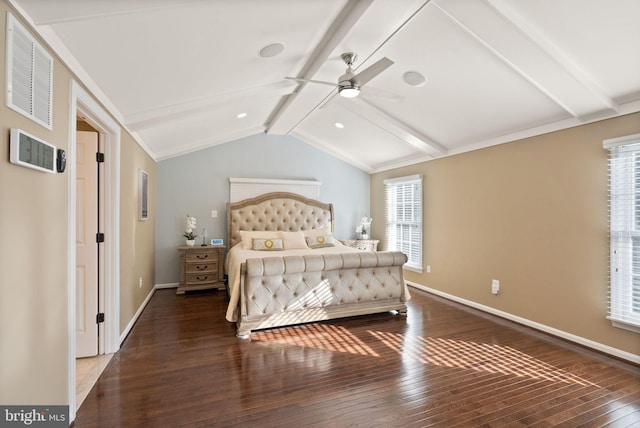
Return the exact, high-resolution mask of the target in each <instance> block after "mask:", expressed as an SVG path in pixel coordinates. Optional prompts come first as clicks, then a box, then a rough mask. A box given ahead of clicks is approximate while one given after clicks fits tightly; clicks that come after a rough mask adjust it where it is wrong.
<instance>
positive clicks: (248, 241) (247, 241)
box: [240, 230, 280, 250]
mask: <svg viewBox="0 0 640 428" xmlns="http://www.w3.org/2000/svg"><path fill="white" fill-rule="evenodd" d="M279 237H280V235H279V234H278V232H276V231H275V230H241V231H240V239H241V241H242V248H244V249H245V250H251V249H252V248H253V242H252V240H253V239H262V238H265V239H266V238H269V239H273V238H279Z"/></svg>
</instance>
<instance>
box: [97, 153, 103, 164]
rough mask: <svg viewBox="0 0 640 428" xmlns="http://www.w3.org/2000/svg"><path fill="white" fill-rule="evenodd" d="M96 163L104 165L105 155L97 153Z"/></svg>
mask: <svg viewBox="0 0 640 428" xmlns="http://www.w3.org/2000/svg"><path fill="white" fill-rule="evenodd" d="M96 162H98V163H103V162H104V153H100V152H98V153H96Z"/></svg>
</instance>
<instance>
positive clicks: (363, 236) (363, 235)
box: [360, 233, 369, 239]
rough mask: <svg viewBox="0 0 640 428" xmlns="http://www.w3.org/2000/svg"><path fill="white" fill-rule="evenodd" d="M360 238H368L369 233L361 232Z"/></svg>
mask: <svg viewBox="0 0 640 428" xmlns="http://www.w3.org/2000/svg"><path fill="white" fill-rule="evenodd" d="M360 239H369V235H368V234H366V233H363V234H361V235H360Z"/></svg>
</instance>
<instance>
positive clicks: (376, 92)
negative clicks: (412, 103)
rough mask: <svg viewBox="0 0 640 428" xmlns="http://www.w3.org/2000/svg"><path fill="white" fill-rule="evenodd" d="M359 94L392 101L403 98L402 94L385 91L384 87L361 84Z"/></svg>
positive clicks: (396, 101) (395, 101)
mask: <svg viewBox="0 0 640 428" xmlns="http://www.w3.org/2000/svg"><path fill="white" fill-rule="evenodd" d="M360 94H361V95H363V96H365V97H372V98H373V97H375V98H379V99H382V100H385V101H391V102H394V103H398V102H400V101H402V100H404V97H403V96H402V95H398V94H394V93H393V92H389V91H385V90H384V89H380V88H374V87H371V86H363V87H362V88H360Z"/></svg>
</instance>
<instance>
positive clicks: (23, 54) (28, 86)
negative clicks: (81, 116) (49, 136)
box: [6, 13, 53, 129]
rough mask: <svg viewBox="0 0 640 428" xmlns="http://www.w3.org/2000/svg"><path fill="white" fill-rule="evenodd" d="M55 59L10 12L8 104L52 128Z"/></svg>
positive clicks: (8, 16) (8, 23)
mask: <svg viewBox="0 0 640 428" xmlns="http://www.w3.org/2000/svg"><path fill="white" fill-rule="evenodd" d="M52 98H53V58H52V57H51V55H49V54H48V53H47V51H46V50H45V49H44V48H43V47H42V46H41V45H40V44H39V43H38V42H37V41H36V40H35V38H33V36H32V35H31V34H30V33H29V32H28V31H27V30H26V29H25V28H24V27H23V26H22V25H20V23H19V22H18V21H17V20H16V19H15V18H14V17H13V15H11V14H10V13H8V14H7V97H6V100H7V107H9V108H11V109H13V110H15V111H17V112H19V113H21V114H23V115H25V116H27V117H28V118H30V119H31V120H33V121H35V122H37V123H39V124H40V125H42V126H44V127H45V128H47V129H52V127H51V101H52Z"/></svg>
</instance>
